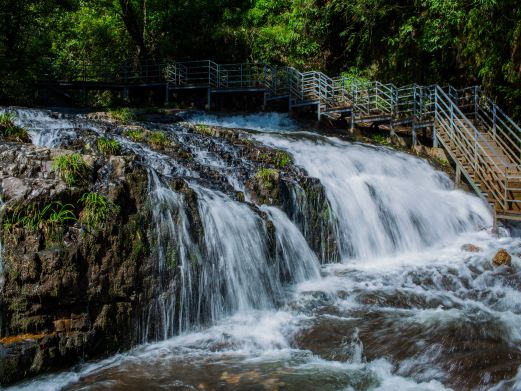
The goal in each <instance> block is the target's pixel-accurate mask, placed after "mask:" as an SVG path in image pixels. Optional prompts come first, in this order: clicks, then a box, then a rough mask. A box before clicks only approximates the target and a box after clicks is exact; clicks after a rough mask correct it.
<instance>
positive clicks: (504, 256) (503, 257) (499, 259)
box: [492, 249, 512, 267]
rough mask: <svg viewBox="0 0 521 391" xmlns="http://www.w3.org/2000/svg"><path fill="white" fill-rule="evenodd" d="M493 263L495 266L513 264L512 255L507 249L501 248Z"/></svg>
mask: <svg viewBox="0 0 521 391" xmlns="http://www.w3.org/2000/svg"><path fill="white" fill-rule="evenodd" d="M492 264H493V265H494V266H508V267H510V266H512V256H511V255H510V254H509V253H508V252H507V251H506V250H505V249H501V250H499V251H498V252H497V253H496V255H494V258H493V259H492Z"/></svg>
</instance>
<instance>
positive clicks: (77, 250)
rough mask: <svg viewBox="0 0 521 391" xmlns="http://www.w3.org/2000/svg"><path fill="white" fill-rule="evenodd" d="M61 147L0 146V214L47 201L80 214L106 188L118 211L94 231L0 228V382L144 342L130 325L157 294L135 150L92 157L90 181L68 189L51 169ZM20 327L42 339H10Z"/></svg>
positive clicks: (144, 183)
mask: <svg viewBox="0 0 521 391" xmlns="http://www.w3.org/2000/svg"><path fill="white" fill-rule="evenodd" d="M13 151H14V152H13ZM60 153H63V152H62V151H60V150H49V149H46V148H41V147H35V146H30V145H10V146H9V147H6V146H5V145H0V162H1V163H2V164H0V167H1V168H0V180H1V184H2V190H3V200H4V201H5V202H6V205H5V208H4V209H3V217H4V218H5V217H6V216H7V217H9V216H10V217H11V218H13V214H12V213H13V210H23V208H25V207H27V205H29V202H30V203H33V204H34V205H37V206H38V207H39V206H42V205H45V204H46V203H48V202H51V201H53V202H58V201H59V202H61V203H62V204H65V203H70V204H71V205H72V207H73V209H72V212H73V213H74V214H75V215H76V217H78V216H80V215H81V209H82V208H83V204H82V202H81V201H80V197H81V195H82V194H83V193H85V192H87V191H95V192H98V193H100V194H104V195H105V196H106V197H107V199H108V200H110V201H111V202H114V203H115V204H116V205H117V206H118V208H119V209H118V210H119V213H118V214H117V215H115V216H112V218H111V219H110V220H108V221H105V222H104V223H103V225H102V226H101V227H99V228H97V229H90V228H88V227H85V226H84V225H83V224H82V222H81V221H75V220H72V221H70V222H68V223H66V224H65V225H63V226H60V227H59V229H52V230H51V229H49V228H46V227H45V226H42V225H38V226H37V227H34V228H31V229H29V228H24V227H22V226H18V225H17V226H13V227H7V226H6V225H2V227H1V234H2V244H3V247H4V256H3V266H4V271H5V283H4V286H3V290H2V296H1V303H0V306H1V310H0V313H1V315H2V322H1V325H2V330H1V335H2V336H7V338H4V339H2V340H0V352H1V354H0V372H2V376H0V383H1V384H8V383H11V382H13V381H16V380H19V379H21V378H23V377H26V376H32V375H35V374H37V373H40V372H42V371H47V370H50V369H52V368H57V367H60V366H69V365H71V364H72V363H74V362H75V361H77V360H78V359H81V358H89V357H95V356H97V355H100V354H102V355H104V354H108V353H112V352H115V351H117V350H119V349H125V348H129V347H130V346H132V345H133V344H135V343H137V342H140V336H139V335H137V332H136V330H137V324H136V323H135V322H136V319H139V317H140V316H141V312H142V309H143V307H144V303H143V301H146V298H150V297H154V296H155V295H158V294H159V292H158V290H157V287H158V285H159V284H158V283H157V279H158V275H157V271H156V265H155V262H154V261H153V260H152V259H151V258H150V256H149V254H148V250H147V249H148V248H149V246H148V244H147V243H148V236H147V234H146V232H147V224H148V221H149V218H148V209H147V208H146V204H147V188H148V179H147V178H148V176H147V173H146V171H145V170H144V169H143V168H142V167H141V166H140V165H139V164H137V163H136V162H135V159H133V158H131V157H116V158H111V159H108V160H107V159H105V160H102V161H101V162H100V164H94V161H95V160H96V158H95V157H91V162H93V163H92V169H93V175H92V179H90V181H89V182H88V183H85V184H84V185H82V186H81V187H70V186H67V185H66V184H65V183H64V182H63V181H62V180H61V178H58V177H56V176H55V174H54V173H53V172H52V171H51V161H52V159H53V157H55V156H57V155H58V154H60ZM17 208H18V209H17ZM2 221H6V220H4V219H3V220H2ZM107 306H108V307H107ZM26 333H32V334H42V335H45V337H44V338H40V339H38V341H37V342H34V341H33V342H27V341H25V339H24V340H22V341H20V340H18V339H17V338H14V339H13V338H11V337H9V336H12V337H16V336H17V335H20V334H26Z"/></svg>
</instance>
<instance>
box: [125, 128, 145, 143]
mask: <svg viewBox="0 0 521 391" xmlns="http://www.w3.org/2000/svg"><path fill="white" fill-rule="evenodd" d="M123 135H125V136H126V137H128V138H129V139H130V140H132V141H133V142H135V143H140V142H142V141H143V140H144V139H145V133H144V132H143V131H141V130H138V129H129V130H127V131H125V132H124V133H123Z"/></svg>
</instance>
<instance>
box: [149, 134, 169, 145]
mask: <svg viewBox="0 0 521 391" xmlns="http://www.w3.org/2000/svg"><path fill="white" fill-rule="evenodd" d="M148 142H149V143H150V145H152V146H153V147H155V148H165V147H166V146H168V145H169V144H170V140H169V139H168V137H167V136H166V134H165V132H160V131H155V132H151V133H150V135H149V136H148Z"/></svg>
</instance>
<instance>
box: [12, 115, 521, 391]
mask: <svg viewBox="0 0 521 391" xmlns="http://www.w3.org/2000/svg"><path fill="white" fill-rule="evenodd" d="M285 119H287V117H284V116H280V115H277V114H270V115H257V116H240V117H232V118H226V117H218V118H217V117H201V116H195V117H192V121H196V122H203V123H207V124H212V125H221V126H226V127H241V128H247V129H252V130H257V131H260V132H258V133H255V135H254V137H255V138H256V139H257V140H259V141H261V142H263V143H265V144H267V145H270V146H275V147H277V148H282V149H285V150H287V151H288V152H290V153H291V154H292V156H293V157H294V159H295V163H296V164H297V165H300V166H302V167H303V168H304V169H305V170H306V171H307V172H308V173H309V175H310V176H312V177H316V178H318V179H319V180H320V181H321V183H322V184H323V186H324V188H325V191H326V195H327V197H328V200H329V203H330V205H331V213H332V215H333V216H332V218H333V220H334V221H335V234H336V241H337V244H338V246H339V249H340V252H341V256H342V263H339V264H329V265H324V266H323V267H321V268H320V267H319V262H318V259H317V257H316V255H315V254H314V253H313V252H312V250H311V249H310V248H309V246H308V244H307V243H306V241H305V239H304V237H303V235H302V233H301V232H300V231H299V229H298V228H297V226H296V225H295V224H294V223H293V222H292V221H291V220H290V219H289V218H288V216H287V215H286V214H285V213H284V212H282V211H281V210H280V209H278V208H275V207H272V206H260V207H257V206H254V205H249V204H245V203H240V202H237V201H235V200H233V199H231V198H230V197H229V196H227V195H226V194H224V193H222V192H219V191H217V190H215V189H210V188H207V187H204V186H203V185H201V184H200V183H196V182H195V181H188V182H187V186H189V187H190V188H191V189H192V191H194V192H196V194H197V200H198V203H197V208H198V211H199V214H200V216H201V222H200V223H201V228H202V232H204V237H203V240H202V241H201V243H194V241H193V240H192V237H191V234H190V229H191V228H193V227H191V226H190V222H189V221H188V219H187V210H186V208H187V204H186V202H185V200H184V198H183V196H182V195H181V194H180V193H179V192H177V191H175V190H173V189H172V187H171V185H170V184H169V182H168V180H165V179H163V178H161V175H173V174H175V173H176V172H177V171H176V170H168V169H165V170H163V169H161V167H163V166H165V165H166V166H168V165H169V164H171V163H168V158H167V157H165V156H164V155H163V156H159V155H161V154H160V153H158V156H153V155H151V154H148V157H147V159H148V160H146V159H145V161H146V162H147V165H149V168H150V171H149V182H150V187H149V193H150V198H151V204H152V205H154V208H153V213H152V217H153V223H154V225H155V227H156V231H155V232H156V242H157V248H156V249H155V250H156V251H157V253H158V255H157V258H158V267H159V269H160V270H165V271H166V270H167V269H168V267H169V265H171V264H172V254H175V262H173V263H174V264H175V265H176V267H179V268H180V270H181V282H180V284H181V294H180V295H179V298H178V300H180V301H181V303H176V301H175V300H176V296H175V295H173V294H172V292H173V290H169V289H167V288H168V287H169V284H171V283H172V282H171V281H168V280H165V281H163V283H164V284H165V294H164V295H163V296H162V297H160V299H159V302H158V303H153V304H151V305H152V306H158V307H160V308H161V310H160V311H159V312H160V313H161V315H160V317H159V319H151V320H150V321H149V322H148V323H147V326H146V327H145V328H147V327H156V328H159V329H161V331H160V332H158V333H157V334H159V335H161V336H162V337H171V336H172V335H175V334H178V333H180V334H179V335H176V336H174V337H172V338H169V339H167V340H165V341H161V342H157V343H151V344H144V345H141V346H138V347H136V348H134V349H133V350H131V351H130V352H127V353H124V354H119V355H116V356H114V357H111V358H109V359H106V360H102V361H99V362H96V363H89V364H84V365H82V366H80V367H79V368H78V369H77V370H74V371H68V372H63V373H60V374H51V375H47V376H44V377H41V378H39V379H36V380H34V381H30V382H27V383H25V384H21V385H19V386H17V387H14V388H15V389H20V390H33V389H43V390H59V389H67V390H96V389H102V388H103V389H121V390H141V389H170V390H188V389H191V390H194V389H200V390H212V389H223V390H251V389H267V390H275V389H281V390H282V389H284V390H295V391H297V390H298V391H301V390H305V391H306V390H317V389H322V390H331V391H333V390H356V391H358V390H360V391H362V390H363V391H367V390H381V391H389V390H391V391H392V390H397V391H405V390H411V391H412V390H415V391H418V390H429V391H430V390H448V389H473V390H485V389H490V388H492V387H494V389H495V390H518V389H520V387H521V380H520V375H519V374H517V373H518V370H517V368H518V367H519V366H521V351H520V349H519V346H520V342H521V332H520V329H519V324H521V276H520V275H519V270H520V268H521V259H520V255H521V240H520V239H519V238H512V237H510V236H508V234H507V233H506V232H504V231H503V235H502V236H501V237H495V236H494V235H492V234H491V233H490V226H491V222H492V221H491V214H490V212H489V211H488V209H487V207H486V206H485V205H484V204H483V202H482V201H481V200H480V199H478V198H477V197H475V196H473V195H471V194H468V193H465V192H463V191H460V190H455V189H454V185H453V183H452V182H451V180H450V179H449V178H448V177H447V176H446V175H445V174H443V173H441V172H438V171H436V170H434V169H433V168H432V167H431V166H430V165H429V164H428V163H426V162H425V161H423V160H421V159H418V158H416V157H414V156H411V155H407V154H404V153H400V152H396V151H392V150H390V149H388V148H383V147H374V146H368V145H362V144H357V143H349V142H345V141H340V140H338V139H334V138H326V137H322V136H318V135H310V134H309V132H308V133H306V134H300V135H298V134H296V133H294V132H293V130H294V129H295V127H294V126H296V125H295V124H294V123H292V122H290V123H287V122H285ZM288 131H291V133H289V132H288ZM128 147H129V148H134V149H132V150H133V151H134V152H135V153H138V154H141V153H146V151H145V150H140V149H139V147H132V146H131V145H129V146H128ZM199 148H200V149H198V151H197V153H198V154H199V155H198V158H197V159H198V162H199V163H200V164H208V165H209V166H214V167H215V166H218V167H219V168H223V169H226V168H227V167H226V164H225V163H224V162H222V161H220V160H219V159H218V158H217V157H215V156H214V155H213V154H212V153H211V152H206V151H205V150H204V147H202V146H199ZM157 161H163V164H161V165H160V164H157ZM225 172H226V171H225ZM237 178H238V177H236V178H235V180H238V179H237ZM237 186H238V187H239V188H240V184H238V185H237ZM268 222H271V223H272V224H273V227H275V231H274V232H273V237H274V240H275V246H274V248H275V253H269V249H268V247H269V246H268V243H267V242H266V241H267V238H268V237H269V235H268V234H269V231H270V226H269V224H268ZM467 243H472V244H474V245H476V246H478V247H479V248H480V251H479V252H476V253H469V252H465V251H463V250H462V246H463V245H464V244H467ZM499 248H505V249H506V250H507V251H508V252H509V253H511V254H512V262H513V266H512V269H508V268H504V267H501V268H494V267H492V265H491V262H490V260H491V259H492V257H493V256H494V254H495V253H496V252H497V250H498V249H499ZM196 266H197V267H196ZM196 271H197V272H196ZM176 307H179V308H181V310H180V312H179V314H180V315H179V316H178V317H176V315H175V308H176ZM152 321H153V322H155V324H150V322H152ZM146 334H148V331H145V335H146ZM519 373H521V372H519Z"/></svg>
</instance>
